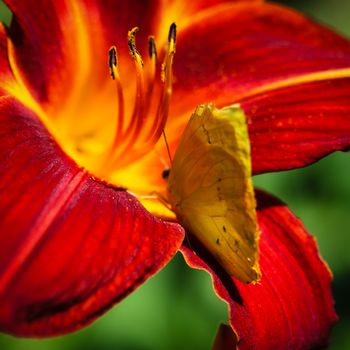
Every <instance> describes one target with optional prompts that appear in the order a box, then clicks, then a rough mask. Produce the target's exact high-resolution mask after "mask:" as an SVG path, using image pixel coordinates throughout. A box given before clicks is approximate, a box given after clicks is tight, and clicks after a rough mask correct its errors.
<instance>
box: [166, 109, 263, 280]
mask: <svg viewBox="0 0 350 350" xmlns="http://www.w3.org/2000/svg"><path fill="white" fill-rule="evenodd" d="M163 177H164V178H165V179H166V181H167V200H168V202H169V204H170V206H171V207H172V210H173V211H174V213H175V214H176V216H177V219H178V220H179V222H180V223H181V224H182V225H183V226H184V228H185V229H186V230H187V231H189V232H190V233H191V234H193V235H194V236H195V237H196V238H197V239H198V240H199V241H200V242H201V244H202V245H204V246H205V248H206V249H207V250H208V251H209V252H210V253H211V254H212V255H213V256H214V257H215V259H216V260H217V261H218V262H219V263H220V265H221V266H222V267H223V268H224V269H225V270H226V272H227V273H229V274H230V275H231V276H234V277H235V278H237V279H239V280H240V281H242V282H245V283H249V282H256V281H258V280H259V279H260V277H261V273H260V269H259V264H258V239H259V228H258V225H257V219H256V211H255V208H256V201H255V197H254V189H253V184H252V180H251V162H250V143H249V137H248V131H247V125H246V117H245V114H244V111H243V110H242V109H240V108H239V107H238V106H237V105H233V106H229V107H225V108H222V109H218V108H216V107H215V106H214V105H212V104H206V105H200V106H198V107H197V109H196V111H195V112H194V113H193V115H192V116H191V118H190V120H189V122H188V125H187V127H186V128H185V131H184V133H183V135H182V137H181V139H180V141H179V144H178V147H177V149H176V152H175V155H174V158H173V161H172V166H171V169H170V170H169V171H165V172H164V173H163Z"/></svg>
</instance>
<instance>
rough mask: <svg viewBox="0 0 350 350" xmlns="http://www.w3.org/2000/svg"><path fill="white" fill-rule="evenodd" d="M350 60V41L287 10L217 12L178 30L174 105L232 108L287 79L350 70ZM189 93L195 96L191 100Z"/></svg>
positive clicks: (246, 7)
mask: <svg viewBox="0 0 350 350" xmlns="http://www.w3.org/2000/svg"><path fill="white" fill-rule="evenodd" d="M272 28H273V30H272ZM228 29H229V30H228ZM349 60H350V42H349V41H347V40H346V39H344V38H342V37H340V36H339V35H337V34H335V33H334V32H332V31H330V30H329V29H327V28H325V27H323V26H320V25H318V24H315V23H313V22H312V21H310V20H309V19H307V18H305V17H304V16H303V15H301V14H298V13H297V12H294V11H292V10H289V9H287V8H285V7H282V6H279V5H272V4H259V3H258V4H231V5H227V6H221V7H216V8H213V10H212V11H207V12H206V16H205V17H203V14H201V13H199V18H196V17H193V18H192V21H191V24H190V25H188V27H186V28H179V33H178V44H177V53H176V59H175V61H174V79H175V82H174V99H173V100H175V98H177V99H176V101H174V103H175V102H176V103H178V104H180V103H181V101H182V102H183V104H184V106H183V107H187V108H188V107H189V106H186V102H187V104H188V102H189V101H188V100H191V106H190V109H193V105H198V104H200V103H204V102H208V101H211V102H214V103H216V104H220V105H228V104H230V103H232V102H234V101H239V100H240V99H242V98H244V97H247V96H251V95H253V94H254V95H255V94H256V93H257V92H258V91H257V89H263V88H267V86H269V85H270V84H272V83H273V84H277V83H284V82H285V80H286V79H287V78H289V79H290V78H292V77H294V78H296V77H298V78H300V79H302V78H303V77H305V75H306V74H310V73H314V72H320V71H329V70H335V69H339V68H349V67H350V65H349ZM276 88H278V86H277V87H276V86H274V89H276ZM188 91H195V92H196V93H195V94H192V95H191V98H188ZM184 95H186V96H187V101H183V100H180V99H179V98H180V97H182V98H183V96H184Z"/></svg>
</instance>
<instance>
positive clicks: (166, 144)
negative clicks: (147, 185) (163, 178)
mask: <svg viewBox="0 0 350 350" xmlns="http://www.w3.org/2000/svg"><path fill="white" fill-rule="evenodd" d="M163 137H164V142H165V146H166V149H167V152H168V157H169V161H170V166H171V168H172V167H173V160H172V158H171V154H170V148H169V144H168V140H167V137H166V134H165V131H164V130H163Z"/></svg>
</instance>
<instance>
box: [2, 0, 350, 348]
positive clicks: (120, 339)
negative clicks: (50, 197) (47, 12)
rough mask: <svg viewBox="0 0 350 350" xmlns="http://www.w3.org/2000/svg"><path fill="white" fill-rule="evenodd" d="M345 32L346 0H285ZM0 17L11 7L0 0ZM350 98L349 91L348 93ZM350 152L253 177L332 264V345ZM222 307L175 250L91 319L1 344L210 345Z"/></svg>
mask: <svg viewBox="0 0 350 350" xmlns="http://www.w3.org/2000/svg"><path fill="white" fill-rule="evenodd" d="M279 2H280V3H283V4H286V5H288V6H291V7H294V8H296V9H299V10H300V11H302V12H304V13H306V14H308V15H310V16H312V17H314V18H315V19H317V20H318V21H320V22H323V23H325V24H327V25H329V26H331V27H333V28H334V29H335V30H337V31H338V32H340V33H343V34H344V35H346V36H347V37H349V38H350V0H332V1H330V0H307V1H300V0H299V1H297V0H284V1H279ZM0 17H1V19H2V21H4V22H5V23H9V21H10V18H11V14H10V12H9V11H8V10H7V9H6V8H5V6H4V5H3V3H2V1H1V2H0ZM349 98H350V97H349ZM349 174H350V154H346V153H336V154H333V155H331V156H329V157H327V158H325V159H323V160H322V161H320V162H318V163H317V164H314V165H312V166H310V167H307V168H305V169H299V170H294V171H288V172H283V173H275V174H267V175H262V176H258V177H256V178H255V179H254V181H255V184H256V185H257V186H259V187H261V188H264V189H266V190H268V191H270V192H271V193H273V194H275V195H277V196H278V197H279V198H281V199H282V200H284V201H285V202H286V203H288V204H289V206H290V207H291V209H292V210H293V211H294V212H295V213H296V214H297V215H298V216H299V217H300V218H302V220H303V221H304V223H305V225H306V227H307V228H308V230H309V231H310V232H311V233H313V234H314V235H315V236H316V237H317V239H318V242H319V245H320V249H321V253H322V255H323V257H324V258H325V260H326V261H327V262H328V264H329V265H330V267H331V269H332V270H333V272H334V284H333V287H334V295H335V299H336V308H337V311H338V314H339V316H340V321H339V323H338V324H337V325H336V326H335V328H334V329H333V332H332V338H331V345H330V347H329V348H330V349H332V350H336V349H339V350H344V349H350V303H349V302H348V298H349V297H350V253H349V250H350V249H349V248H350V181H349ZM224 320H227V307H226V305H225V304H224V303H223V302H221V301H220V300H218V298H217V297H216V296H215V294H214V293H213V291H212V287H211V282H210V278H209V276H208V275H207V274H206V273H204V272H201V271H194V270H191V269H189V268H188V267H187V266H186V265H185V263H184V262H183V259H182V257H181V256H176V257H175V258H174V259H173V261H172V262H171V263H170V264H169V265H168V266H167V267H166V268H164V269H163V270H162V271H161V272H160V273H159V274H157V275H156V276H155V277H153V278H152V279H151V280H149V281H147V282H146V283H145V284H144V285H143V286H141V287H140V288H139V289H138V290H137V291H136V292H134V293H132V294H131V295H130V296H129V297H128V298H126V299H125V300H124V301H122V302H121V303H120V304H119V305H117V306H116V307H114V308H113V309H112V310H111V311H109V312H108V313H107V314H106V315H104V316H103V317H101V318H100V319H99V320H98V321H96V322H95V323H94V324H92V325H91V326H89V327H87V328H86V329H84V330H82V331H79V332H76V333H74V334H71V335H68V336H64V337H58V338H54V339H50V340H25V339H24V340H23V339H16V338H12V337H9V336H6V335H0V349H1V350H31V349H38V350H44V349H48V350H56V349H65V350H71V349H72V350H73V349H75V350H76V349H84V350H89V349H97V348H98V349H122V350H160V349H162V350H163V349H164V350H172V349H174V350H175V349H176V350H177V349H193V350H195V349H198V350H202V349H210V347H211V343H212V340H213V338H214V336H215V333H216V329H217V326H218V324H219V323H220V322H221V321H224Z"/></svg>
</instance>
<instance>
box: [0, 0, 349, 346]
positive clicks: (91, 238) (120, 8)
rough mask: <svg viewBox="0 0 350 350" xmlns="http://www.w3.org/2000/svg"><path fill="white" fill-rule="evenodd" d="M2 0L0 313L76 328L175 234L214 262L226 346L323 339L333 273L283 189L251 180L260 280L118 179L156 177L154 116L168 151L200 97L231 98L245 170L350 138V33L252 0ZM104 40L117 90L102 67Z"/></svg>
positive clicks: (3, 323) (148, 269) (158, 152)
mask: <svg viewBox="0 0 350 350" xmlns="http://www.w3.org/2000/svg"><path fill="white" fill-rule="evenodd" d="M5 2H6V3H7V4H8V6H9V7H10V9H11V10H12V11H13V13H14V19H13V21H12V23H11V26H10V28H9V29H6V28H4V27H3V26H1V28H0V61H1V65H0V67H1V68H0V93H1V97H0V109H1V113H0V118H1V125H2V128H1V131H0V159H1V162H0V170H1V171H0V184H1V185H0V186H1V201H0V213H1V215H0V329H1V330H2V331H4V332H8V333H11V334H14V335H18V336H52V335H56V334H62V333H67V332H71V331H74V330H76V329H79V328H81V327H83V326H85V325H87V324H88V323H90V322H92V321H93V320H94V319H95V318H96V317H98V316H99V315H101V314H102V313H103V312H105V311H106V310H107V309H108V308H110V307H111V306H112V305H113V304H115V303H116V302H118V301H119V300H121V299H122V298H124V297H125V296H126V295H128V294H129V293H130V292H131V291H132V290H134V289H135V288H136V287H138V286H139V285H140V284H141V283H142V282H143V281H145V280H146V279H147V278H149V277H150V276H151V275H153V274H154V273H156V272H157V271H158V270H159V269H160V268H162V267H163V266H164V265H165V264H166V263H167V262H168V261H169V260H170V259H171V258H172V257H173V255H174V254H175V252H176V251H178V250H179V249H181V251H182V253H183V255H184V256H185V258H186V261H187V262H188V264H189V265H190V266H193V267H195V268H201V269H205V270H207V271H208V272H209V273H211V275H212V276H213V281H214V287H215V290H216V292H217V294H218V295H219V296H220V297H221V298H222V299H224V300H225V301H226V302H227V303H228V304H229V306H230V322H231V326H232V328H233V329H235V332H236V334H237V337H236V339H239V348H240V349H248V348H259V349H278V348H283V349H284V348H290V349H307V348H313V347H317V346H323V345H325V344H326V343H327V339H328V334H329V329H330V327H331V325H332V324H333V323H334V321H335V320H336V315H335V312H334V310H333V300H332V295H331V291H330V281H331V275H330V272H329V270H328V269H327V267H326V266H325V264H324V263H323V262H322V260H321V259H320V258H319V256H318V252H317V248H316V244H315V242H314V240H313V238H312V237H311V236H310V235H308V234H307V233H306V231H305V229H304V228H303V226H302V224H301V222H300V221H299V220H298V219H296V218H295V216H294V215H293V214H292V213H291V212H290V211H289V210H288V208H287V207H286V206H285V205H284V204H282V203H280V202H279V201H278V200H277V199H274V198H273V197H272V196H270V195H268V194H265V193H262V192H260V191H257V192H256V195H257V201H258V208H257V215H258V223H259V227H260V230H261V233H262V234H261V240H260V266H261V271H262V280H261V282H260V283H259V284H256V285H246V284H242V283H241V282H239V281H237V280H235V279H234V278H232V277H230V276H229V275H227V273H226V272H225V271H224V270H223V269H222V268H221V267H220V266H219V265H218V263H217V262H216V261H215V260H213V259H212V258H211V257H210V256H209V255H208V254H207V253H206V252H205V251H204V250H202V248H201V247H195V248H196V249H197V251H196V253H197V254H195V253H194V252H193V251H192V248H189V247H188V246H186V245H182V246H181V244H182V241H183V238H184V230H183V229H182V227H181V226H180V225H179V224H177V223H173V221H174V215H173V213H171V212H170V211H169V210H168V209H167V208H165V207H164V205H162V203H160V202H159V201H154V200H147V199H142V198H141V199H137V198H135V197H134V196H133V195H132V194H130V193H129V192H128V191H126V189H128V190H129V191H130V192H133V193H136V194H148V193H151V192H152V191H156V192H159V193H162V192H164V190H165V183H164V181H163V179H162V176H161V175H162V171H163V170H164V165H163V163H162V159H163V158H166V148H165V145H164V142H163V140H159V138H160V136H161V133H162V131H163V129H164V125H165V123H166V134H167V137H168V141H169V146H170V150H171V153H173V152H174V150H175V149H176V145H177V143H178V140H179V136H180V135H181V133H182V131H183V129H184V127H185V125H186V123H187V121H188V118H189V116H190V114H191V113H192V112H193V111H194V109H195V107H196V105H198V104H201V103H208V102H213V103H214V104H216V105H218V106H226V105H230V104H232V103H239V104H240V106H241V108H243V109H244V111H245V113H246V115H247V117H248V129H249V138H250V143H251V148H252V170H253V174H258V173H265V172H269V171H279V170H287V169H292V168H296V167H302V166H305V165H308V164H311V163H313V162H315V161H317V160H318V159H320V158H322V157H323V156H325V155H327V154H329V153H331V152H333V151H336V150H347V149H349V147H350V118H349V113H350V101H349V98H348V96H349V92H350V65H349V62H350V61H349V58H350V43H349V42H348V41H347V40H345V39H343V38H342V37H340V36H339V35H337V34H335V33H333V32H331V31H330V30H328V29H326V28H324V27H322V26H320V25H317V24H315V23H313V22H311V21H310V20H308V19H306V18H305V17H303V16H302V15H300V14H298V13H296V12H294V11H292V10H289V9H286V8H284V7H281V6H277V5H272V4H267V3H263V2H262V1H253V0H252V1H217V0H211V1H205V2H204V1H198V2H195V3H189V2H185V1H180V0H158V1H156V0H154V1H151V0H149V1H137V0H135V1H134V0H133V1H129V2H125V1H124V2H123V1H117V0H115V1H98V0H84V1H83V0H80V1H75V2H71V1H67V0H63V1H53V0H45V1H44V0H40V1H30V0H20V1H19V0H18V1H15V0H6V1H5ZM173 22H176V23H177V25H178V28H179V34H178V42H177V53H176V59H175V60H174V67H173V70H172V69H171V65H172V52H171V50H169V48H167V46H166V43H167V35H168V30H169V27H170V25H171V23H173ZM135 26H138V27H139V28H140V32H139V33H138V34H137V35H138V36H137V46H136V43H135V33H136V31H135V30H134V31H133V30H132V28H134V27H135ZM130 30H131V31H130ZM129 31H130V32H129ZM128 32H129V48H130V47H131V53H132V54H133V57H132V58H130V54H129V49H128V47H127V46H128V45H127V35H128ZM148 35H154V36H155V40H156V42H157V43H159V44H158V47H160V48H162V50H161V51H160V53H159V54H158V57H159V58H160V60H159V61H157V60H156V57H157V56H156V54H155V51H154V42H153V40H151V41H150V43H151V44H150V45H151V46H150V47H151V48H152V50H151V53H150V55H149V56H148V55H147V50H148V40H147V36H148ZM114 44H116V45H117V57H114V56H111V58H112V61H113V62H112V64H111V67H110V68H111V73H112V75H113V76H114V78H116V80H115V82H116V83H117V84H116V85H117V90H115V89H116V86H115V84H114V83H113V81H112V80H111V79H110V77H109V76H108V71H107V70H106V55H107V52H108V50H109V48H110V47H111V46H112V45H114ZM164 44H165V47H166V48H165V49H163V47H164ZM139 53H140V54H139ZM141 57H143V58H147V57H148V59H147V60H146V59H145V63H144V66H142V64H141ZM163 58H164V59H165V63H166V64H165V68H164V69H163V81H164V82H162V80H161V78H160V71H161V69H160V66H161V64H160V63H159V62H161V60H162V59H163ZM115 59H116V60H117V61H115ZM134 66H136V69H135V67H134ZM130 77H132V78H130ZM135 81H136V82H137V88H136V92H135V91H134V84H135ZM172 83H173V85H172ZM171 90H172V91H173V96H172V100H171V103H170V92H171ZM134 101H136V102H134ZM140 201H141V203H142V204H143V205H144V206H146V207H147V209H148V210H146V209H145V208H144V207H143V205H142V204H141V203H140ZM167 220H168V221H167ZM191 242H192V241H191ZM191 245H192V244H191ZM271 334H273V336H271Z"/></svg>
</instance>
